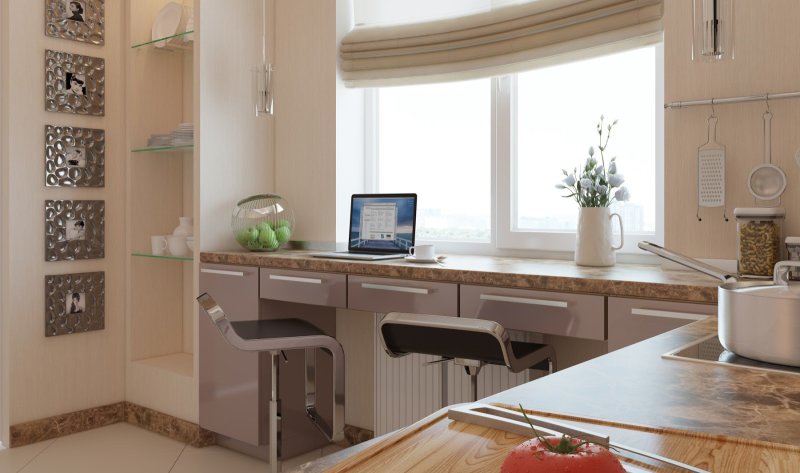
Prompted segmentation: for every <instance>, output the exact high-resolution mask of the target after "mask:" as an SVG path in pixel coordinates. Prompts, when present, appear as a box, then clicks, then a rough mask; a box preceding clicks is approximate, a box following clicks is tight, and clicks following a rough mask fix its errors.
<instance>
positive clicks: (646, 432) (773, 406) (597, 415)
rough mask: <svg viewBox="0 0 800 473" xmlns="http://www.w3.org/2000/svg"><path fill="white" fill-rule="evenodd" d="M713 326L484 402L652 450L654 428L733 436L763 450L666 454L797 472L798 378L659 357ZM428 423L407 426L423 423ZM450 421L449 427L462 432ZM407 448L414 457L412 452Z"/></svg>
mask: <svg viewBox="0 0 800 473" xmlns="http://www.w3.org/2000/svg"><path fill="white" fill-rule="evenodd" d="M714 333H716V319H714V318H709V319H706V320H704V321H699V322H694V323H692V324H690V325H687V326H685V327H682V328H678V329H676V330H673V331H671V332H668V333H665V334H662V335H659V336H657V337H654V338H652V339H649V340H646V341H643V342H640V343H638V344H635V345H632V346H629V347H626V348H623V349H621V350H617V351H615V352H612V353H609V354H607V355H604V356H601V357H599V358H595V359H592V360H590V361H587V362H585V363H582V364H580V365H577V366H574V367H571V368H569V369H566V370H564V371H560V372H557V373H554V374H552V375H549V376H546V377H544V378H540V379H537V380H535V381H532V382H530V383H527V384H524V385H522V386H518V387H515V388H512V389H509V390H507V391H504V392H501V393H499V394H496V395H494V396H490V397H488V398H486V399H484V400H482V401H481V402H486V403H493V404H501V405H508V406H516V405H517V404H522V405H523V406H524V407H525V409H526V410H529V411H532V412H533V413H535V414H539V415H543V416H548V417H554V418H557V419H560V420H564V421H566V422H567V423H569V422H571V421H576V422H586V421H592V420H593V421H598V422H597V423H596V424H595V426H593V430H595V431H601V430H602V429H604V428H605V429H606V430H607V431H609V432H616V431H618V429H620V428H623V429H626V431H625V432H626V436H625V442H626V443H628V444H636V443H637V439H638V442H639V444H640V445H643V447H642V448H647V449H649V450H650V451H654V453H666V452H663V451H662V452H660V451H659V449H664V448H665V447H664V444H665V442H662V441H660V440H659V439H658V438H655V439H654V438H653V437H654V436H656V437H657V436H658V435H659V434H672V435H678V436H683V437H694V438H696V439H698V440H697V441H698V442H699V441H701V439H704V438H706V439H714V441H717V442H724V440H725V439H733V443H740V444H741V445H749V446H752V447H753V448H755V449H760V450H761V451H762V453H761V454H760V457H759V458H755V459H753V458H745V457H742V458H736V456H735V455H733V454H732V453H731V449H730V448H728V449H725V448H718V449H715V450H714V452H715V454H713V455H710V456H709V455H708V454H707V452H701V449H698V450H696V451H691V450H686V451H684V452H680V453H677V454H676V452H674V451H670V452H669V454H670V455H671V456H672V457H673V458H675V459H677V460H680V461H684V462H686V463H689V464H694V465H695V466H699V467H701V468H704V469H706V470H709V471H713V472H715V473H716V472H751V471H764V472H767V471H769V472H783V471H787V472H789V471H800V375H798V374H790V373H786V374H783V373H777V372H768V371H760V370H753V369H749V368H741V367H731V366H720V365H715V364H709V363H702V362H692V361H679V360H672V359H663V358H662V357H661V355H662V354H664V353H666V352H669V351H671V350H674V349H676V348H678V347H681V346H684V345H688V344H690V343H691V342H694V341H697V340H700V339H702V338H706V337H708V336H709V335H713V334H714ZM431 417H434V416H431ZM425 422H426V421H425V420H423V421H420V422H419V423H417V424H415V426H411V427H409V428H408V430H414V429H420V428H421V426H422V425H423V424H424V423H425ZM427 422H428V423H430V418H428V420H427ZM443 422H446V423H451V424H457V423H454V422H453V421H449V420H444V421H443ZM604 426H605V427H604ZM448 427H449V430H450V431H452V430H453V429H455V430H458V429H459V427H456V426H455V425H448ZM631 429H632V430H631ZM408 430H405V431H406V432H407V431H408ZM399 435H403V432H399V433H396V434H390V435H387V436H386V438H383V439H377V440H376V441H373V442H372V443H370V444H369V445H367V446H361V445H358V446H355V447H351V448H350V449H347V450H343V451H341V452H338V453H336V454H334V455H331V456H329V457H325V458H322V459H320V460H318V461H316V462H312V463H310V464H307V465H305V466H304V467H301V468H300V469H299V470H298V471H303V472H318V471H325V470H326V469H329V468H332V467H334V466H336V465H340V464H344V463H345V462H347V461H348V459H350V461H352V460H353V459H354V458H359V455H360V456H361V457H363V456H364V455H366V454H368V453H369V452H370V451H372V452H378V453H376V456H375V458H380V455H381V453H380V451H379V450H380V447H381V445H388V444H389V443H391V442H392V438H393V437H396V436H399ZM612 439H613V434H612ZM741 439H744V440H746V442H741V441H740V440H741ZM376 443H377V445H376ZM512 446H513V442H512V444H510V445H505V446H501V447H499V448H498V449H497V450H499V453H497V455H500V454H502V456H504V455H505V452H506V451H508V449H510V448H512ZM734 450H736V449H735V448H734ZM739 450H741V448H740V449H739ZM387 451H388V450H387ZM406 454H407V455H412V456H413V455H414V451H413V449H412V450H409V451H408V452H407V453H406ZM491 456H492V455H488V456H487V457H486V458H485V459H486V461H489V458H490V457H491ZM700 456H702V458H701V457H700ZM451 460H452V459H451ZM473 460H475V459H474V458H473ZM495 462H496V458H495ZM785 468H794V469H785ZM334 471H335V469H334ZM419 471H425V470H424V469H420V470H419ZM443 471H446V470H443ZM472 471H481V470H480V469H476V470H472Z"/></svg>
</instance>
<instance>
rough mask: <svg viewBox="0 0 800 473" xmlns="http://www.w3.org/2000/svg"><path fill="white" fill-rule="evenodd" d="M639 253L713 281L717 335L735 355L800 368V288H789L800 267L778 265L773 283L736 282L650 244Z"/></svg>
mask: <svg viewBox="0 0 800 473" xmlns="http://www.w3.org/2000/svg"><path fill="white" fill-rule="evenodd" d="M639 248H641V249H643V250H645V251H649V252H651V253H654V254H656V255H658V256H661V257H662V258H666V259H668V260H670V261H674V262H675V263H678V264H680V265H683V266H686V267H688V268H691V269H694V270H696V271H699V272H701V273H704V274H707V275H709V276H712V277H715V278H717V279H719V280H721V281H722V284H720V286H719V288H718V289H717V296H718V306H717V318H718V321H717V322H718V327H719V328H718V335H719V341H720V342H721V343H722V346H723V347H725V349H727V350H728V351H731V352H733V353H735V354H737V355H740V356H744V357H747V358H752V359H754V360H759V361H765V362H767V363H777V364H781V365H789V366H800V284H791V285H790V284H789V282H788V273H789V270H790V269H791V268H800V262H798V261H781V262H779V263H778V264H776V265H775V272H774V278H773V280H772V281H738V280H737V279H736V277H735V276H733V275H731V274H728V273H726V272H725V271H723V270H721V269H719V268H716V267H714V266H711V265H708V264H705V263H703V262H701V261H698V260H696V259H693V258H689V257H688V256H684V255H681V254H679V253H675V252H672V251H669V250H666V249H664V248H663V247H661V246H658V245H656V244H653V243H649V242H641V243H639Z"/></svg>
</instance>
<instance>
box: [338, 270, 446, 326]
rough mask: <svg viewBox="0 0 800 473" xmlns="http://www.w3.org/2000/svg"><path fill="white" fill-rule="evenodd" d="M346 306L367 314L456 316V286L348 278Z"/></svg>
mask: <svg viewBox="0 0 800 473" xmlns="http://www.w3.org/2000/svg"><path fill="white" fill-rule="evenodd" d="M347 287H348V301H347V302H348V307H349V308H350V309H356V310H366V311H370V312H383V313H387V312H411V313H415V314H435V315H449V316H453V317H457V316H458V285H457V284H450V283H438V282H428V281H409V280H406V279H389V278H372V277H364V276H350V277H349V278H348V283H347Z"/></svg>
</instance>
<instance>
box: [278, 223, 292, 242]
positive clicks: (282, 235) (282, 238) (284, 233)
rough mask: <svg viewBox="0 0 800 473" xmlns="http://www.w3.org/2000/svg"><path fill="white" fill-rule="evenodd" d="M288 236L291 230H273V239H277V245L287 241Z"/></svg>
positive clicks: (284, 228) (283, 228)
mask: <svg viewBox="0 0 800 473" xmlns="http://www.w3.org/2000/svg"><path fill="white" fill-rule="evenodd" d="M290 236H292V230H291V229H289V227H278V228H276V229H275V237H276V238H277V239H278V243H279V244H283V243H286V242H287V241H289V237H290Z"/></svg>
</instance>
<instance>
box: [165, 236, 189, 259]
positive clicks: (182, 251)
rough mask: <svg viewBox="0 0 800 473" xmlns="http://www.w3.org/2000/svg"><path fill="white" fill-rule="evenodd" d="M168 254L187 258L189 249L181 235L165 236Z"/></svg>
mask: <svg viewBox="0 0 800 473" xmlns="http://www.w3.org/2000/svg"><path fill="white" fill-rule="evenodd" d="M167 243H168V245H169V254H171V255H172V256H189V247H188V246H186V237H185V236H183V235H167Z"/></svg>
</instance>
